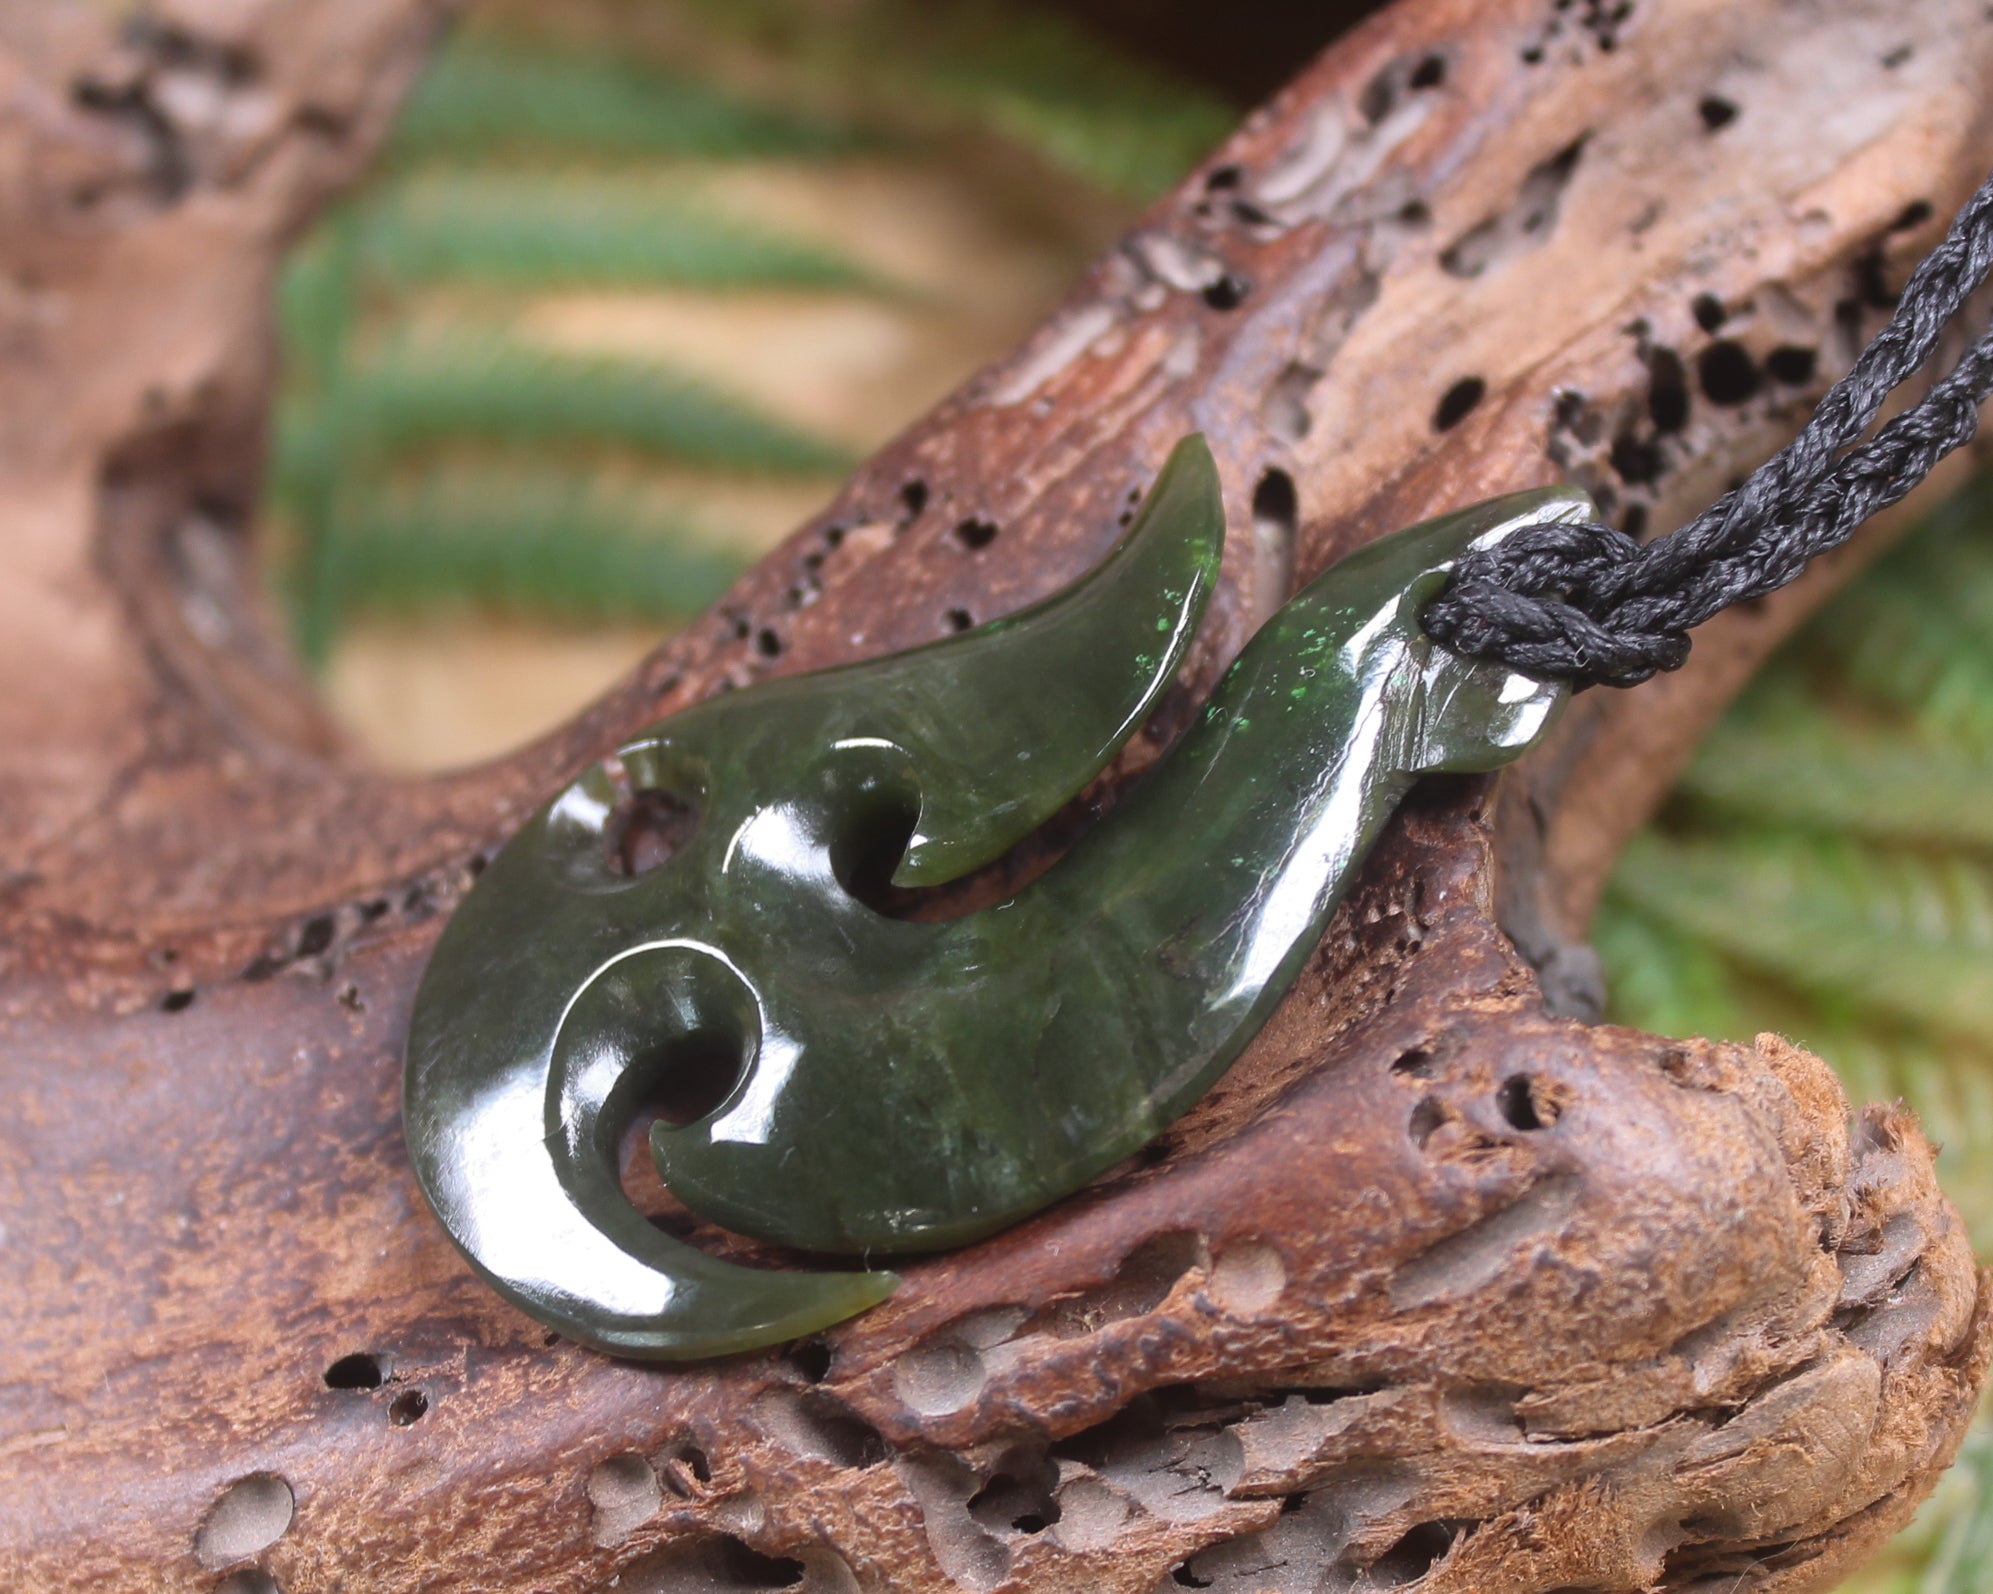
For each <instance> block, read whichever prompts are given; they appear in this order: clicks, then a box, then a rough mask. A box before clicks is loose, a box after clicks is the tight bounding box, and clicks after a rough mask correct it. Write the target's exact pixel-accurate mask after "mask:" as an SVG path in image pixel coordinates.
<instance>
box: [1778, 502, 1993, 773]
mask: <svg viewBox="0 0 1993 1594" xmlns="http://www.w3.org/2000/svg"><path fill="white" fill-rule="evenodd" d="M1800 649H1801V651H1802V653H1803V655H1804V657H1805V658H1806V659H1807V660H1808V661H1809V662H1810V663H1811V664H1812V665H1813V666H1814V668H1815V669H1816V670H1818V671H1821V672H1823V673H1824V674H1825V675H1826V676H1827V677H1828V678H1829V679H1832V678H1834V677H1836V676H1839V677H1840V678H1843V679H1845V680H1846V681H1847V682H1848V683H1849V684H1850V685H1851V686H1852V687H1854V688H1855V690H1856V691H1857V692H1858V693H1861V694H1863V695H1866V696H1868V697H1870V698H1872V699H1874V700H1876V701H1877V702H1878V703H1879V705H1880V706H1882V707H1883V708H1884V709H1886V710H1893V711H1896V712H1897V713H1899V714H1903V713H1907V714H1908V715H1909V716H1910V718H1911V719H1912V720H1913V722H1914V723H1915V724H1917V725H1918V726H1919V727H1920V728H1922V729H1923V730H1924V731H1925V732H1926V733H1927V734H1928V735H1930V736H1931V737H1933V738H1934V739H1936V740H1940V741H1946V742H1953V743H1958V742H1963V743H1964V744H1965V745H1966V746H1968V747H1971V748H1975V749H1978V750H1980V751H1982V752H1985V753H1987V754H1989V756H1993V487H1989V486H1988V485H1987V484H1986V483H1984V482H1978V481H1976V482H1975V483H1974V484H1973V485H1972V486H1970V487H1968V488H1967V489H1966V490H1965V491H1964V492H1962V493H1960V494H1958V495H1957V496H1956V497H1955V498H1954V499H1953V500H1952V501H1951V502H1950V503H1948V504H1947V505H1945V506H1944V507H1943V508H1942V509H1941V510H1940V511H1938V513H1937V514H1935V515H1934V516H1933V517H1932V518H1931V521H1930V522H1929V523H1928V524H1927V525H1926V526H1925V527H1923V528H1921V529H1920V530H1919V531H1918V532H1917V533H1916V534H1914V535H1913V536H1911V537H1909V538H1908V539H1906V540H1905V542H1904V544H1903V546H1901V547H1899V548H1897V549H1895V550H1893V551H1892V552H1890V553H1889V554H1888V555H1886V556H1885V557H1884V558H1883V559H1882V560H1881V561H1880V562H1879V563H1878V564H1877V565H1876V567H1875V569H1873V570H1872V571H1869V572H1868V573H1867V574H1865V575H1864V577H1863V578H1862V579H1861V580H1860V581H1858V582H1856V583H1854V585H1852V586H1851V587H1849V588H1848V589H1847V590H1846V591H1845V592H1843V593H1841V594H1840V595H1839V596H1838V597H1837V598H1835V599H1834V601H1833V602H1832V603H1830V604H1829V605H1828V606H1827V607H1826V608H1825V609H1824V610H1822V611H1821V613H1820V615H1819V616H1818V617H1817V618H1816V619H1815V620H1814V621H1813V623H1812V624H1811V625H1809V626H1808V627H1807V631H1806V634H1805V636H1804V637H1803V638H1802V639H1801V642H1800Z"/></svg>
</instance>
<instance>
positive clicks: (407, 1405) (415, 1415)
mask: <svg viewBox="0 0 1993 1594" xmlns="http://www.w3.org/2000/svg"><path fill="white" fill-rule="evenodd" d="M428 1410H429V1397H428V1396H427V1395H425V1394H423V1393H422V1391H421V1390H419V1389H404V1390H403V1391H402V1392H401V1393H400V1394H398V1395H396V1396H395V1397H394V1399H393V1400H391V1401H389V1402H388V1421H389V1422H390V1423H392V1424H393V1425H394V1426H395V1427H397V1428H407V1427H410V1426H412V1425H413V1424H415V1423H418V1422H420V1421H421V1420H422V1419H423V1417H424V1416H425V1415H426V1414H427V1413H428Z"/></svg>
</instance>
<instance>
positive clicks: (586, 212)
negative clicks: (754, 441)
mask: <svg viewBox="0 0 1993 1594" xmlns="http://www.w3.org/2000/svg"><path fill="white" fill-rule="evenodd" d="M361 226H362V229H363V240H362V243H361V251H362V259H363V260H364V263H365V265H366V267H367V270H368V272H369V274H370V275H371V276H372V277H374V278H375V279H377V280H379V281H382V282H384V283H385V284H387V285H389V286H392V287H396V288H406V287H408V286H410V285H413V284H427V283H435V282H438V281H443V282H456V283H482V284H487V285H496V286H501V287H508V288H516V289H520V290H527V291H545V290H548V289H553V288H561V287H572V286H591V287H600V286H615V287H649V286H664V285H670V286H683V287H693V288H703V289H708V290H729V291H739V290H747V289H757V288H810V289H842V290H859V289H865V290H872V291H879V290H880V289H882V287H883V285H882V284H881V283H880V282H879V281H878V279H877V278H876V277H874V276H873V275H872V274H871V273H869V272H868V271H867V270H866V269H865V268H864V267H862V266H860V265H858V264H857V263H856V262H854V261H852V260H851V259H850V258H849V257H848V256H845V255H842V254H839V253H837V252H835V251H834V250H831V249H827V248H825V247H823V246H821V245H818V244H815V243H811V242H807V241H805V240H802V239H797V238H791V237H785V236H783V235H782V234H780V233H778V232H775V231H773V230H771V229H768V228H765V227H751V226H746V225H743V224H742V223H740V222H736V221H732V220H729V219H727V218H725V217H722V216H717V215H714V214H713V213H712V212H710V211H708V210H702V209H700V208H699V207H697V206H696V205H693V204H688V203H687V202H686V201H685V200H684V199H683V198H674V197H673V196H671V195H670V194H669V193H664V192H660V191H659V188H658V185H657V184H655V183H644V182H630V181H627V180H622V181H619V180H615V179H604V178H601V177H589V176H583V175H578V174H575V173H560V174H549V173H537V172H511V171H500V172H479V173H453V174H451V175H450V177H449V178H448V179H447V180H438V179H434V178H426V179H416V180H404V181H403V182H402V183H400V184H398V185H396V187H395V188H394V189H392V190H390V191H389V192H388V193H386V194H384V195H382V196H380V197H379V198H376V199H374V200H373V201H371V202H370V203H369V204H368V205H367V206H366V207H365V210H364V213H363V218H362V222H361Z"/></svg>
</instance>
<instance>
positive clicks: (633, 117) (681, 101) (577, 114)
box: [390, 32, 856, 162]
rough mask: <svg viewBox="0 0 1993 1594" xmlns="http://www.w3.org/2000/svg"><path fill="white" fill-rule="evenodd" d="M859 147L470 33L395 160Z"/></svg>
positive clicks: (823, 128)
mask: <svg viewBox="0 0 1993 1594" xmlns="http://www.w3.org/2000/svg"><path fill="white" fill-rule="evenodd" d="M855 143H856V140H855V139H854V136H853V135H852V134H851V133H850V132H849V131H848V130H845V129H840V128H837V127H834V126H831V125H828V124H826V123H823V122H818V121H815V120H812V119H810V118H808V117H804V116H798V115H793V114H791V113H789V112H786V111H777V110H771V109H769V108H767V107H764V106H759V105H754V104H751V103H749V102H747V101H745V100H743V99H740V98H737V97H736V96H734V95H731V94H728V93H726V92H725V91H724V90H721V89H718V88H716V87H714V86H713V85H712V84H711V83H708V82H702V81H700V80H698V79H696V78H689V77H686V76H684V75H682V74H680V73H676V72H670V71H665V70H661V69H659V68H657V67H653V66H649V65H646V64H644V63H642V62H641V61H640V60H638V59H636V58H634V57H633V56H631V55H628V54H622V53H618V54H609V53H607V52H598V51H589V50H585V49H580V48H577V47H576V46H573V45H570V44H561V43H555V42H553V41H550V40H546V39H526V38H518V39H506V38H501V37H496V36H493V35H489V34H483V33H478V32H466V33H463V34H461V35H459V36H458V37H457V38H455V39H453V40H452V41H451V42H450V43H449V45H448V46H446V47H445V48H444V49H443V50H442V51H441V52H440V53H439V54H438V56H437V58H436V60H435V61H434V63H433V64H432V65H431V66H430V68H429V71H428V72H427V73H426V74H424V76H423V78H422V80H421V82H419V83H418V84H417V85H416V87H415V90H414V92H413V93H412V94H411V95H410V96H409V100H408V103H407V105H406V106H405V107H404V108H403V110H402V113H401V119H400V120H399V122H397V123H396V126H395V133H394V138H393V142H392V144H391V146H390V153H391V156H392V157H393V158H395V159H397V160H399V161H402V162H420V161H434V160H453V161H454V160H463V159H471V160H484V159H487V158H489V157H490V156H492V155H495V154H497V155H508V156H514V157H518V156H531V157H534V158H538V159H546V158H548V157H555V158H572V157H574V156H590V157H595V158H598V159H601V158H609V159H643V158H649V159H655V158H657V157H661V156H665V157H697V158H700V159H705V160H716V159H728V158H741V157H748V156H785V157H790V158H794V157H798V156H818V155H827V154H834V153H837V152H840V151H844V150H848V149H851V148H852V147H854V145H855Z"/></svg>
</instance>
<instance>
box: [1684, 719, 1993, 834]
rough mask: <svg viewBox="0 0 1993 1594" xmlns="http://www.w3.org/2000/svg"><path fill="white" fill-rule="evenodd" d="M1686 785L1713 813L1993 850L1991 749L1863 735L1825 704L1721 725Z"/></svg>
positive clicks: (1714, 815) (1702, 750) (1706, 742)
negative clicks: (1829, 711) (1775, 718)
mask: <svg viewBox="0 0 1993 1594" xmlns="http://www.w3.org/2000/svg"><path fill="white" fill-rule="evenodd" d="M1679 789H1680V790H1681V791H1683V792H1685V793H1686V794H1688V795H1689V796H1690V797H1692V798H1694V799H1695V800H1696V801H1697V802H1698V803H1700V804H1704V805H1706V806H1707V807H1708V808H1709V809H1710V810H1712V814H1711V818H1712V819H1715V818H1717V817H1718V816H1725V817H1728V818H1730V819H1733V820H1736V821H1742V822H1756V821H1760V820H1779V821H1783V822H1786V823H1789V824H1794V825H1800V826H1805V827H1807V828H1809V829H1818V830H1825V831H1834V832H1838V833H1841V834H1844V835H1857V836H1871V837H1874V838H1876V839H1877V840H1881V841H1899V842H1918V843H1924V844H1937V845H1952V846H1966V847H1989V848H1993V756H1989V755H1988V754H1985V753H1974V752H1973V751H1970V750H1968V749H1965V748H1960V747H1958V746H1956V745H1938V746H1932V745H1929V744H1928V743H1926V742H1921V741H1911V740H1909V739H1908V738H1905V737H1885V736H1875V735H1861V734H1857V733H1856V732H1854V731H1853V730H1852V729H1851V728H1850V727H1849V726H1848V725H1847V724H1846V723H1845V722H1843V721H1837V720H1836V719H1834V718H1833V717H1832V716H1830V715H1828V714H1827V713H1826V712H1825V711H1824V710H1823V709H1821V708H1819V707H1818V706H1817V705H1810V706H1807V707H1795V709H1794V711H1793V712H1791V713H1790V714H1788V715H1787V716H1785V717H1784V718H1783V719H1782V720H1780V721H1777V722H1771V721H1767V720H1765V719H1762V718H1757V717H1752V718H1750V719H1743V718H1742V717H1741V716H1740V717H1738V718H1735V719H1732V720H1730V721H1726V722H1725V723H1723V724H1721V725H1719V726H1717V728H1716V729H1715V730H1714V731H1712V732H1711V733H1710V735H1709V736H1708V737H1707V738H1706V739H1705V740H1704V742H1703V745H1702V746H1701V748H1699V749H1698V750H1697V753H1696V756H1695V759H1694V761H1693V762H1692V763H1691V764H1690V765H1689V767H1688V768H1687V769H1686V770H1685V771H1683V774H1682V779H1681V785H1680V787H1679Z"/></svg>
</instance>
